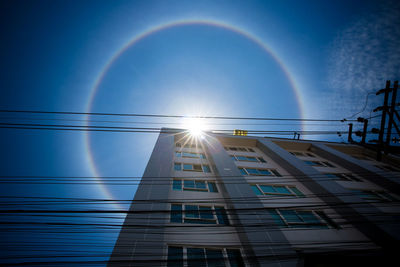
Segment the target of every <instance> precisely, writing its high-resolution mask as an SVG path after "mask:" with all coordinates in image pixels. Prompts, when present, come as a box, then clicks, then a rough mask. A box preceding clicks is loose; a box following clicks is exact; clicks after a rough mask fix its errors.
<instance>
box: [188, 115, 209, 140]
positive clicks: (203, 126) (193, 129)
mask: <svg viewBox="0 0 400 267" xmlns="http://www.w3.org/2000/svg"><path fill="white" fill-rule="evenodd" d="M182 127H183V128H184V129H187V130H188V132H189V134H190V135H191V136H193V137H198V138H201V137H202V136H203V134H204V132H205V131H206V130H207V123H206V121H205V119H204V118H195V117H192V118H185V119H184V120H183V123H182Z"/></svg>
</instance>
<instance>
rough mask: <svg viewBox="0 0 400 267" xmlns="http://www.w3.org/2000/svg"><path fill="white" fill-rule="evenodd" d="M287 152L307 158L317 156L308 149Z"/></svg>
mask: <svg viewBox="0 0 400 267" xmlns="http://www.w3.org/2000/svg"><path fill="white" fill-rule="evenodd" d="M288 152H289V153H290V154H292V155H293V156H296V157H309V158H316V157H317V156H316V155H315V154H314V153H311V152H309V151H288Z"/></svg>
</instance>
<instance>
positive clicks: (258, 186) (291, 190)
mask: <svg viewBox="0 0 400 267" xmlns="http://www.w3.org/2000/svg"><path fill="white" fill-rule="evenodd" d="M263 185H264V186H271V187H272V188H274V187H284V188H285V189H286V190H288V191H289V192H290V193H289V194H286V193H279V192H274V193H269V192H264V190H263V189H262V187H261V186H263ZM250 186H255V187H256V188H257V189H258V190H259V191H260V192H261V193H262V194H261V195H258V194H256V195H258V196H267V197H271V196H272V197H282V196H289V197H299V198H304V197H306V195H305V194H304V193H303V192H301V191H300V190H299V189H298V188H297V187H296V186H294V185H280V184H250ZM292 188H295V190H297V191H298V192H299V193H300V194H298V193H296V192H295V191H293V189H292ZM274 190H276V189H275V188H274Z"/></svg>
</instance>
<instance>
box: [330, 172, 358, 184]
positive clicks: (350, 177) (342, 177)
mask: <svg viewBox="0 0 400 267" xmlns="http://www.w3.org/2000/svg"><path fill="white" fill-rule="evenodd" d="M324 175H325V176H326V177H328V178H331V179H332V180H338V181H345V182H364V181H363V180H362V179H361V178H359V177H357V176H355V175H354V174H352V173H334V172H325V173H324ZM329 175H333V176H335V177H329Z"/></svg>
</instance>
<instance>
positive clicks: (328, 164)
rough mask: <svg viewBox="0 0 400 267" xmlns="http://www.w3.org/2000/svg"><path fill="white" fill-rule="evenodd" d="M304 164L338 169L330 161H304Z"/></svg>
mask: <svg viewBox="0 0 400 267" xmlns="http://www.w3.org/2000/svg"><path fill="white" fill-rule="evenodd" d="M303 162H304V163H305V164H306V165H307V166H310V167H325V168H337V167H336V166H335V165H333V164H332V163H330V162H328V161H320V160H303ZM307 162H312V163H316V164H315V165H314V164H308V163H307Z"/></svg>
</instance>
